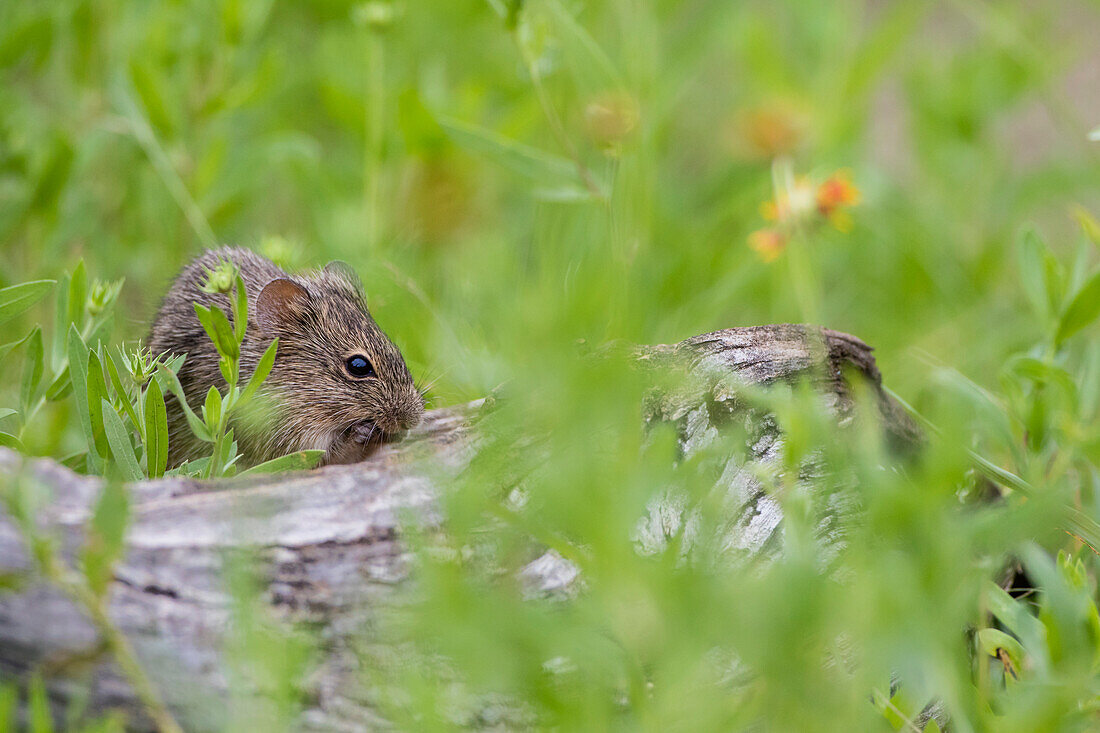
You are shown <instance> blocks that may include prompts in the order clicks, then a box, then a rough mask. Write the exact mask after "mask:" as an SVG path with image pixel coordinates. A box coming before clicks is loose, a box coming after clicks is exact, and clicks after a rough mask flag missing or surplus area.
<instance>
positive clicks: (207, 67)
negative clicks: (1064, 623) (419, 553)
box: [0, 0, 1100, 401]
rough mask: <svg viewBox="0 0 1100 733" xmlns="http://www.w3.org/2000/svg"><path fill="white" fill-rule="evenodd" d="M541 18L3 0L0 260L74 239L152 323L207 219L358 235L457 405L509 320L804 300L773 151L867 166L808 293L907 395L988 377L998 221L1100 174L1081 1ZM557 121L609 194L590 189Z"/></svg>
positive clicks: (996, 319) (527, 326)
mask: <svg viewBox="0 0 1100 733" xmlns="http://www.w3.org/2000/svg"><path fill="white" fill-rule="evenodd" d="M497 5H498V6H499V7H497V8H496V10H498V11H500V12H507V9H506V7H505V6H506V5H507V3H505V0H499V2H498V3H497ZM523 13H524V15H525V21H524V22H523V23H522V24H521V26H520V27H519V28H518V29H517V30H515V31H510V30H509V29H508V28H507V27H506V21H505V19H503V18H502V17H501V15H500V13H499V12H496V11H494V7H493V3H485V2H472V1H471V2H445V3H397V4H390V3H385V2H382V3H366V4H362V3H342V2H336V1H335V0H325V1H323V2H309V3H274V2H270V1H266V2H265V1H264V0H259V1H257V2H213V3H206V2H202V3H189V2H166V3H127V2H96V1H93V0H89V1H88V2H50V3H36V2H6V3H3V5H2V7H0V81H2V83H0V252H2V258H3V262H4V267H3V270H2V272H0V284H10V283H12V282H18V281H20V280H24V279H30V278H33V277H56V275H57V273H58V272H59V271H60V270H61V269H62V268H63V267H65V266H70V267H71V265H72V264H74V262H75V260H76V259H77V258H79V257H84V258H86V259H87V261H88V264H89V269H90V271H91V272H92V273H93V274H94V275H97V276H99V277H102V278H118V277H123V276H124V277H126V278H127V283H128V284H127V287H126V288H125V289H124V291H123V298H124V301H125V307H124V308H123V311H124V312H125V314H126V322H125V323H120V324H119V327H118V335H119V336H120V337H122V338H126V339H137V338H139V337H142V336H143V335H144V334H145V331H146V328H147V324H148V320H149V318H150V317H151V315H152V313H153V311H154V309H155V307H156V305H157V302H158V299H159V298H160V297H161V295H162V294H163V292H164V291H165V290H166V288H167V285H168V283H169V282H170V280H171V278H172V276H173V274H174V273H175V272H176V271H177V269H178V268H179V267H180V266H181V265H182V264H183V263H184V262H185V261H187V260H188V259H189V258H191V257H193V256H194V255H195V254H196V253H197V252H198V251H199V250H200V249H201V248H202V247H204V246H207V245H210V244H213V243H215V242H218V243H235V244H241V245H245V246H250V247H255V248H258V249H260V250H261V251H265V252H268V253H273V254H279V255H280V256H281V258H282V259H283V260H285V261H287V262H288V264H291V265H320V264H323V263H324V262H326V261H328V260H329V259H332V258H342V259H345V260H347V261H349V262H351V263H352V264H353V265H354V266H355V267H357V268H358V269H359V270H360V271H361V273H362V276H363V278H364V280H365V282H366V284H367V287H368V289H369V291H370V298H371V304H372V308H373V309H374V311H375V314H376V315H377V317H378V320H379V321H380V322H381V323H382V324H383V326H384V327H386V328H387V329H389V330H390V331H392V332H393V334H394V336H395V338H396V339H397V340H398V342H399V343H400V344H401V345H402V346H403V347H404V349H405V351H406V352H407V356H408V358H409V360H410V362H411V364H412V365H413V367H414V372H416V373H417V375H418V376H424V377H426V378H428V379H435V378H436V377H441V378H440V380H439V382H438V383H437V385H436V388H435V389H436V392H437V394H438V396H439V397H441V398H442V399H443V400H444V401H453V400H458V399H466V398H472V397H475V396H480V395H482V394H484V393H485V392H486V391H487V390H488V389H490V388H492V387H494V386H496V384H497V383H498V382H499V381H501V380H502V379H504V378H505V376H506V375H505V374H503V373H501V369H503V365H504V364H505V363H507V362H508V360H509V358H508V355H509V354H510V353H512V352H513V351H514V350H515V349H517V347H520V346H522V344H520V343H518V342H517V341H515V339H514V337H515V336H516V329H519V330H520V331H521V332H523V333H534V332H537V333H538V335H539V336H540V337H545V338H550V339H552V340H554V341H556V342H560V343H561V344H562V345H563V346H564V344H565V343H566V342H567V341H570V340H575V339H578V338H585V339H589V340H596V341H602V340H606V339H610V338H624V339H631V340H636V341H641V342H648V343H657V342H671V341H677V340H680V339H682V338H686V337H688V336H692V335H695V334H698V333H702V332H705V331H708V330H713V329H717V328H722V327H726V326H733V325H751V324H759V323H773V322H783V321H799V320H802V318H803V315H804V314H803V313H802V312H801V311H800V308H799V305H798V300H797V298H796V295H795V293H794V292H792V291H793V290H794V287H793V285H792V283H791V281H790V279H789V271H788V268H787V267H786V266H785V265H783V263H781V262H780V263H772V264H768V263H763V262H761V261H760V258H759V257H758V256H756V254H755V253H754V252H753V251H752V250H750V249H749V248H748V247H747V246H746V245H745V241H746V237H747V235H748V234H749V232H751V231H752V230H754V229H757V228H759V227H760V226H762V225H763V224H764V222H762V220H761V219H760V215H759V212H758V206H759V204H760V203H761V202H763V201H765V200H767V199H768V198H770V197H771V195H772V194H771V185H772V184H771V160H772V159H773V158H774V157H775V156H776V155H777V154H786V155H789V156H791V157H792V158H793V161H794V167H795V169H796V171H797V172H799V173H817V174H819V175H821V174H826V173H829V172H831V171H833V170H835V169H839V168H847V169H850V170H851V175H852V178H853V180H854V182H855V184H856V186H858V187H859V188H860V189H861V190H862V192H863V202H862V204H861V205H860V206H859V207H858V208H857V209H855V210H854V211H853V218H854V227H853V229H852V231H850V232H848V233H845V234H841V233H837V232H826V231H822V232H820V233H818V234H816V235H815V236H814V238H813V242H812V248H811V249H812V251H811V253H810V257H811V259H812V270H813V273H814V276H815V277H816V278H817V280H818V282H819V284H820V285H819V287H820V289H821V291H822V292H824V293H826V294H827V297H824V298H823V299H822V300H821V303H820V314H819V318H820V320H821V321H822V322H823V323H826V324H828V325H829V326H831V327H833V328H837V329H840V330H845V331H849V332H852V333H855V334H857V335H859V336H861V337H862V338H864V339H865V340H866V341H868V342H869V343H871V344H872V345H874V346H875V347H876V348H877V349H878V355H879V359H880V361H881V364H882V366H883V367H884V369H885V372H886V374H887V375H888V377H889V381H890V383H891V384H892V385H894V386H895V387H896V388H898V389H899V390H901V391H903V392H909V391H911V390H912V389H913V388H915V387H918V386H919V385H920V383H921V378H922V377H921V375H922V374H923V373H924V371H925V369H924V367H923V366H922V365H921V364H919V362H920V360H921V355H922V354H929V355H931V357H932V358H933V359H936V360H941V361H943V362H946V363H949V364H953V365H957V366H959V367H960V368H962V369H963V370H964V371H965V372H966V373H968V374H970V375H972V376H975V377H976V378H978V379H979V380H981V379H982V378H983V377H982V375H983V374H986V373H988V372H989V370H990V368H991V366H992V365H995V364H996V363H997V362H998V360H1000V359H1002V358H1003V355H1004V353H1005V350H1006V349H1012V348H1015V347H1016V346H1017V345H1018V344H1019V343H1021V342H1022V341H1024V340H1026V339H1028V338H1029V337H1030V336H1031V334H1029V333H1028V332H1027V329H1028V325H1027V324H1026V323H1021V322H1019V319H1016V318H1013V317H1012V315H1011V314H1012V312H1013V309H1014V308H1015V307H1016V305H1017V303H1016V300H1017V299H1016V296H1015V295H1014V291H1013V289H1012V284H1013V283H1014V281H1015V279H1016V277H1015V274H1014V272H1013V271H1012V262H1013V259H1012V257H1011V256H1010V254H1009V246H1010V243H1011V242H1012V240H1013V238H1014V236H1015V234H1016V232H1017V230H1018V227H1019V225H1020V223H1021V222H1025V221H1029V220H1030V221H1035V220H1039V221H1041V222H1043V223H1044V224H1049V228H1048V229H1047V230H1046V231H1048V232H1049V233H1050V234H1051V236H1052V238H1053V239H1058V237H1056V236H1054V235H1056V234H1059V233H1064V232H1069V231H1071V227H1072V223H1071V221H1070V219H1069V217H1068V216H1066V211H1067V208H1068V205H1069V204H1070V203H1075V202H1076V203H1081V204H1084V205H1086V206H1089V205H1092V206H1093V208H1095V204H1096V203H1097V201H1098V193H1100V176H1098V175H1097V167H1096V166H1097V160H1098V155H1100V145H1096V144H1090V143H1089V142H1088V141H1087V140H1086V133H1087V131H1088V129H1089V127H1090V123H1096V122H1098V121H1100V102H1098V101H1097V95H1096V94H1095V91H1096V89H1097V83H1098V82H1097V79H1098V78H1100V57H1098V53H1097V49H1096V44H1095V33H1094V31H1095V30H1096V28H1097V27H1098V22H1100V21H1098V14H1097V13H1098V11H1097V6H1096V4H1095V3H1082V2H1053V3H1043V4H1041V5H1036V4H1034V3H1022V2H1021V3H1013V2H1005V3H1002V2H998V3H985V2H976V1H973V0H958V1H957V2H949V3H925V2H855V1H845V2H835V3H822V4H815V5H806V4H804V3H799V2H760V3H757V2H737V3H723V2H692V3H678V2H677V3H674V2H659V3H631V2H607V3H588V4H584V3H572V4H571V3H563V2H537V1H535V2H530V3H527V7H525V8H524V9H523ZM517 42H518V44H517ZM525 58H527V59H528V60H529V61H530V64H529V67H530V68H531V69H534V70H535V72H536V73H537V74H538V75H539V77H540V78H541V82H542V87H543V89H544V91H545V96H546V98H547V101H548V102H549V104H550V105H551V106H552V109H553V110H554V114H555V115H556V117H557V118H558V119H559V120H560V126H561V135H557V134H555V125H554V123H552V122H550V121H549V120H548V118H547V115H546V114H545V113H544V110H543V108H542V106H540V103H539V95H538V94H536V93H535V92H534V90H533V88H532V82H531V77H530V74H529V73H528V65H525V63H524V59H525ZM440 120H442V121H444V122H445V123H447V122H453V123H454V124H455V125H456V126H458V127H457V128H456V129H445V128H441V127H440V126H439V124H438V123H439V121H440ZM470 130H473V133H471V132H470ZM563 138H564V139H565V140H567V141H568V144H569V146H570V147H571V148H573V149H574V150H575V152H576V155H577V156H578V157H579V159H580V160H582V161H583V163H584V165H585V166H586V167H588V168H589V169H590V170H591V172H592V175H593V176H594V177H595V178H597V179H598V180H599V181H600V182H601V185H604V186H605V187H606V189H607V191H608V193H609V201H608V202H600V201H595V202H593V201H585V200H583V199H582V194H583V188H581V187H579V184H578V181H577V176H576V175H575V172H574V171H572V170H571V169H570V167H569V165H568V164H566V165H564V170H563V165H562V163H563V161H564V162H565V163H568V162H569V161H568V158H569V157H570V155H569V153H570V151H569V150H567V149H566V148H565V146H564V145H563V144H562V139H563ZM509 141H514V142H515V144H517V145H518V144H522V145H526V146H531V148H533V149H536V150H538V151H544V152H545V153H546V154H547V156H546V159H542V158H540V157H526V156H524V155H521V154H517V153H515V151H514V150H512V149H511V147H510V146H511V143H510V142H509ZM608 143H610V146H611V147H612V148H614V149H613V150H608V149H607V148H608ZM561 199H567V200H566V201H564V202H563V201H561ZM609 210H610V211H609ZM609 214H610V216H609ZM527 301H532V302H530V303H527V305H525V303H526V302H527ZM529 309H530V310H529ZM516 321H519V323H516Z"/></svg>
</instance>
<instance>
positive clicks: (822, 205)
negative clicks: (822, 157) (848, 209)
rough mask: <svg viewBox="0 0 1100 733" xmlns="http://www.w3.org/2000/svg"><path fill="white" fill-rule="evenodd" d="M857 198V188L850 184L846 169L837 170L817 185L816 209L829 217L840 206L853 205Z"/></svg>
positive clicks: (856, 202)
mask: <svg viewBox="0 0 1100 733" xmlns="http://www.w3.org/2000/svg"><path fill="white" fill-rule="evenodd" d="M859 198H860V193H859V189H858V188H856V187H855V185H853V184H852V181H851V179H850V178H849V174H848V171H837V172H836V173H834V174H833V175H831V176H829V177H828V178H826V179H825V182H824V183H822V184H821V185H820V186H818V187H817V210H818V211H819V212H821V215H822V216H824V217H826V218H829V217H831V216H832V215H833V213H834V212H835V211H836V210H837V209H839V208H841V207H842V206H855V205H856V204H858V203H859Z"/></svg>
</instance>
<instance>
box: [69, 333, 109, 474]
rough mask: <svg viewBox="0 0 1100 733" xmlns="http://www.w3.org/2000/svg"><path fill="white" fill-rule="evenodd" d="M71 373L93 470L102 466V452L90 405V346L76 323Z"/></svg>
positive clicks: (71, 341)
mask: <svg viewBox="0 0 1100 733" xmlns="http://www.w3.org/2000/svg"><path fill="white" fill-rule="evenodd" d="M68 349H69V374H70V376H71V377H72V385H73V393H74V396H75V400H74V402H76V412H77V415H78V416H79V417H80V427H81V429H82V430H83V431H84V440H85V441H86V442H87V444H88V463H89V464H90V465H89V467H90V468H91V469H92V470H93V471H99V470H100V468H101V467H102V461H101V454H100V453H99V452H98V450H97V449H96V441H95V430H93V429H92V415H91V409H90V408H89V406H88V353H89V352H88V347H87V346H85V345H84V340H83V339H81V338H80V332H79V331H78V330H77V328H76V325H75V324H73V325H70V326H69V338H68Z"/></svg>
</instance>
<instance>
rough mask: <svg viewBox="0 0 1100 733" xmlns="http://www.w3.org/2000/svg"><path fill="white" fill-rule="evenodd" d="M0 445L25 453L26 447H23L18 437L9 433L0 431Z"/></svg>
mask: <svg viewBox="0 0 1100 733" xmlns="http://www.w3.org/2000/svg"><path fill="white" fill-rule="evenodd" d="M0 446H3V447H5V448H11V449H12V450H15V451H19V452H20V453H25V452H26V449H25V448H24V447H23V443H22V442H21V441H20V440H19V438H17V437H15V436H14V435H12V434H11V433H5V432H0Z"/></svg>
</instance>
